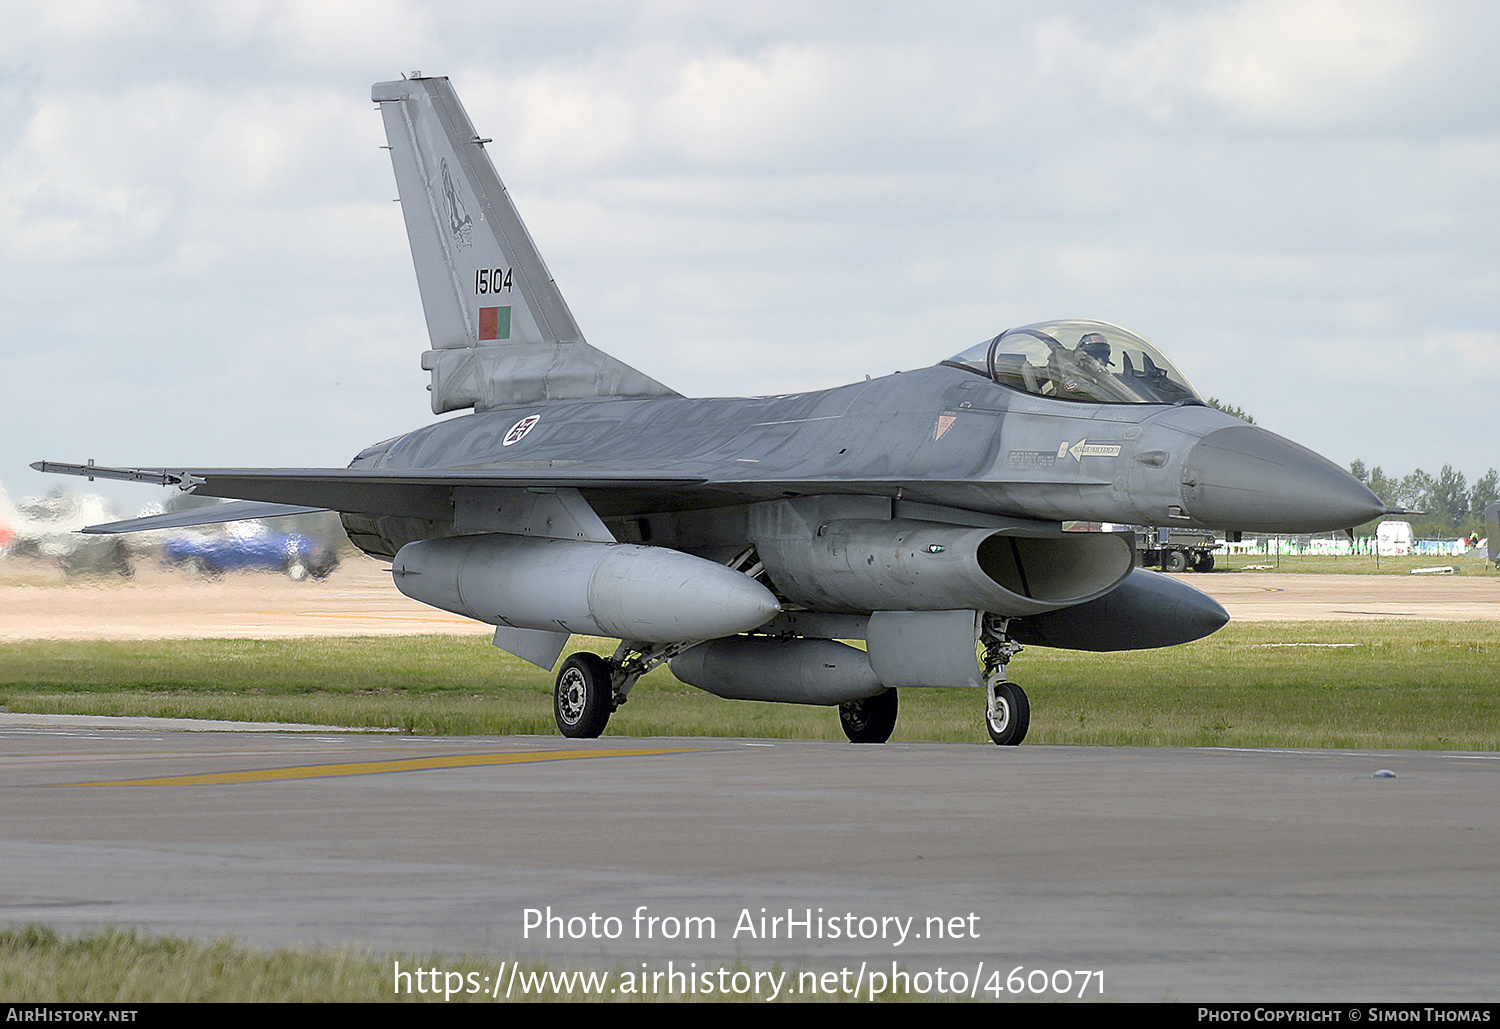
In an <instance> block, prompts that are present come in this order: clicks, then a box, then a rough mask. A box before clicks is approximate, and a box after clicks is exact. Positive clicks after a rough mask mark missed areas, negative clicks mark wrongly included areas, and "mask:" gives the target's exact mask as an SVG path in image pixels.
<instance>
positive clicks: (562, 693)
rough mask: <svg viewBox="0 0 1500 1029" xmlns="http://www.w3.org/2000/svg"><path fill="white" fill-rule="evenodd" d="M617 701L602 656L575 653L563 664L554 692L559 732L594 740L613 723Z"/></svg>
mask: <svg viewBox="0 0 1500 1029" xmlns="http://www.w3.org/2000/svg"><path fill="white" fill-rule="evenodd" d="M613 702H614V687H613V686H611V685H610V681H609V662H608V661H605V660H604V658H602V657H600V656H599V655H598V654H574V655H573V656H572V657H570V658H568V659H567V660H566V661H564V662H563V666H562V668H561V669H560V670H559V671H558V673H557V684H556V685H555V686H554V687H553V690H552V714H553V716H554V717H555V718H556V719H557V729H558V731H559V732H561V733H562V734H563V735H564V736H566V737H568V738H569V739H574V740H591V739H594V738H595V737H597V736H598V735H599V734H601V733H602V732H604V727H605V726H606V725H608V724H609V714H610V708H611V706H612V704H613Z"/></svg>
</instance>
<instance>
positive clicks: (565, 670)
mask: <svg viewBox="0 0 1500 1029" xmlns="http://www.w3.org/2000/svg"><path fill="white" fill-rule="evenodd" d="M698 642H699V641H697V640H694V641H692V642H688V643H632V642H630V641H629V640H626V641H624V642H622V643H621V644H620V645H619V646H618V647H616V648H615V652H614V654H613V656H611V657H609V658H608V659H605V658H602V657H600V656H599V655H598V654H590V653H587V652H586V651H580V652H579V653H577V654H574V655H572V656H571V657H569V658H568V659H567V660H566V661H564V662H563V665H562V668H560V669H558V672H557V682H556V684H555V685H554V686H553V689H552V714H553V716H554V717H555V718H556V719H557V729H558V731H559V732H561V733H562V734H563V735H564V736H566V737H568V738H569V739H575V740H592V739H595V738H596V737H598V736H600V735H601V734H603V732H604V727H605V726H606V725H608V724H609V716H610V715H612V714H614V713H615V711H617V710H619V707H620V705H621V704H623V703H625V701H627V700H629V699H630V691H631V690H632V689H633V688H634V687H635V684H636V682H638V681H639V680H640V677H641V676H643V675H645V674H646V673H647V672H649V671H651V669H653V668H655V667H656V666H657V665H660V664H662V663H664V662H666V661H670V660H671V659H672V658H674V657H676V656H677V655H678V654H681V653H682V652H683V651H684V650H687V649H688V648H689V647H693V646H696V645H697V643H698Z"/></svg>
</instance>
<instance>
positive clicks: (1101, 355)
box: [1073, 332, 1109, 368]
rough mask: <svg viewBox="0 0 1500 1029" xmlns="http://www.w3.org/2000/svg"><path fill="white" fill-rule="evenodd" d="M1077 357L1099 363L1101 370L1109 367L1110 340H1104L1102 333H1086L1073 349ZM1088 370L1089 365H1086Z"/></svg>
mask: <svg viewBox="0 0 1500 1029" xmlns="http://www.w3.org/2000/svg"><path fill="white" fill-rule="evenodd" d="M1073 354H1074V356H1076V357H1080V358H1083V357H1087V358H1090V359H1091V360H1093V361H1096V362H1098V364H1099V367H1100V368H1108V367H1109V340H1107V339H1105V338H1104V334H1103V333H1102V332H1086V333H1084V334H1083V336H1082V337H1080V338H1079V340H1078V346H1076V347H1075V348H1074V349H1073ZM1084 367H1085V368H1087V367H1089V365H1088V364H1087V363H1085V364H1084Z"/></svg>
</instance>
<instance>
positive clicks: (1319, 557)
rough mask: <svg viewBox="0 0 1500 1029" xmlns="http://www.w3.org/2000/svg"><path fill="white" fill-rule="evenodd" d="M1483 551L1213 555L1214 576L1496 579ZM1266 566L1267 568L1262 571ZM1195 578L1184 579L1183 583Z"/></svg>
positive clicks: (1499, 571) (1499, 574)
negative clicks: (1442, 570) (1427, 574)
mask: <svg viewBox="0 0 1500 1029" xmlns="http://www.w3.org/2000/svg"><path fill="white" fill-rule="evenodd" d="M1485 554H1486V552H1485V551H1482V550H1481V551H1474V552H1473V553H1470V554H1466V555H1464V556H1462V557H1449V556H1441V555H1435V554H1428V555H1425V556H1407V557H1393V556H1390V555H1387V556H1384V557H1381V558H1379V559H1378V560H1377V559H1376V558H1375V557H1373V556H1366V555H1362V554H1348V555H1344V556H1335V555H1332V554H1281V555H1279V556H1278V555H1276V554H1231V555H1225V554H1216V555H1214V569H1215V572H1214V574H1218V573H1219V572H1250V573H1254V572H1300V573H1307V574H1313V573H1318V574H1333V575H1410V574H1411V573H1412V570H1413V569H1416V568H1437V567H1441V566H1444V565H1447V566H1450V567H1455V568H1457V569H1458V573H1457V574H1459V575H1481V576H1489V577H1490V578H1496V577H1500V569H1497V568H1496V567H1495V564H1494V562H1492V561H1490V560H1489V558H1488V557H1487V556H1485ZM1266 566H1269V567H1266ZM1195 578H1196V577H1195V576H1192V575H1188V576H1185V579H1186V581H1187V582H1190V583H1191V582H1193V581H1194V579H1195Z"/></svg>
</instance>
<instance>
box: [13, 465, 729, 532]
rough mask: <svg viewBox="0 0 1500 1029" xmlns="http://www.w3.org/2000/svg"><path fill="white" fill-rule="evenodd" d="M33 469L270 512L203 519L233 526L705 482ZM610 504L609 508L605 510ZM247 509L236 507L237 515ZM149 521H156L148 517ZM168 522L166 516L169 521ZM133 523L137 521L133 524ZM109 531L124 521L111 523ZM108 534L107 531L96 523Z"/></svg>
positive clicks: (638, 491) (643, 493)
mask: <svg viewBox="0 0 1500 1029" xmlns="http://www.w3.org/2000/svg"><path fill="white" fill-rule="evenodd" d="M31 467H32V468H35V469H36V470H37V471H39V472H52V473H54V474H58V475H80V476H86V477H88V478H90V479H119V480H124V481H128V482H147V483H154V484H155V485H158V486H177V487H178V488H180V489H182V490H184V491H188V492H191V493H193V494H194V495H196V496H203V497H223V498H225V499H229V500H244V501H256V502H258V503H259V504H261V505H264V506H265V507H266V508H269V510H262V512H261V513H259V514H244V513H237V512H231V514H232V516H233V517H231V518H228V519H225V518H217V517H216V518H212V519H208V520H206V521H203V522H197V523H192V522H179V523H176V524H181V525H187V524H200V525H201V524H208V522H209V521H226V520H229V521H233V520H238V519H240V518H261V517H275V516H277V515H286V514H299V513H303V512H305V511H315V510H331V511H340V512H348V513H360V514H372V515H397V516H402V517H409V518H430V519H443V518H451V517H452V516H453V495H452V490H453V489H454V488H455V487H459V486H496V487H504V488H509V489H546V490H555V489H578V490H580V491H586V493H606V494H609V495H611V496H615V497H616V499H617V501H620V500H624V501H627V502H632V503H633V501H634V499H635V498H644V497H647V496H653V495H660V493H661V492H663V491H668V490H673V489H681V488H684V487H690V486H694V485H697V484H700V483H703V482H705V481H706V480H704V479H701V478H690V477H680V476H662V475H658V474H653V473H647V472H629V471H626V472H621V471H619V470H618V469H595V468H586V467H583V466H568V467H562V468H482V469H433V470H411V469H385V468H375V469H370V468H191V469H188V468H183V469H174V468H107V467H104V466H102V465H95V464H81V465H80V464H65V463H61V462H57V461H37V462H35V463H34V464H33V465H32V466H31ZM606 506H610V505H606ZM247 510H252V508H249V507H245V508H240V509H239V511H247ZM183 513H184V514H190V513H189V512H183ZM153 517H154V516H153ZM169 517H170V516H169ZM131 521H132V522H139V521H142V519H131ZM111 524H112V525H115V526H120V525H125V524H128V523H123V522H116V523H111ZM164 527H166V526H164V525H162V524H160V523H158V524H153V525H138V526H135V527H134V528H133V529H123V528H111V529H108V530H107V531H113V532H128V531H134V530H135V529H140V528H164ZM94 528H97V529H98V530H100V531H106V527H105V526H96V527H94Z"/></svg>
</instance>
